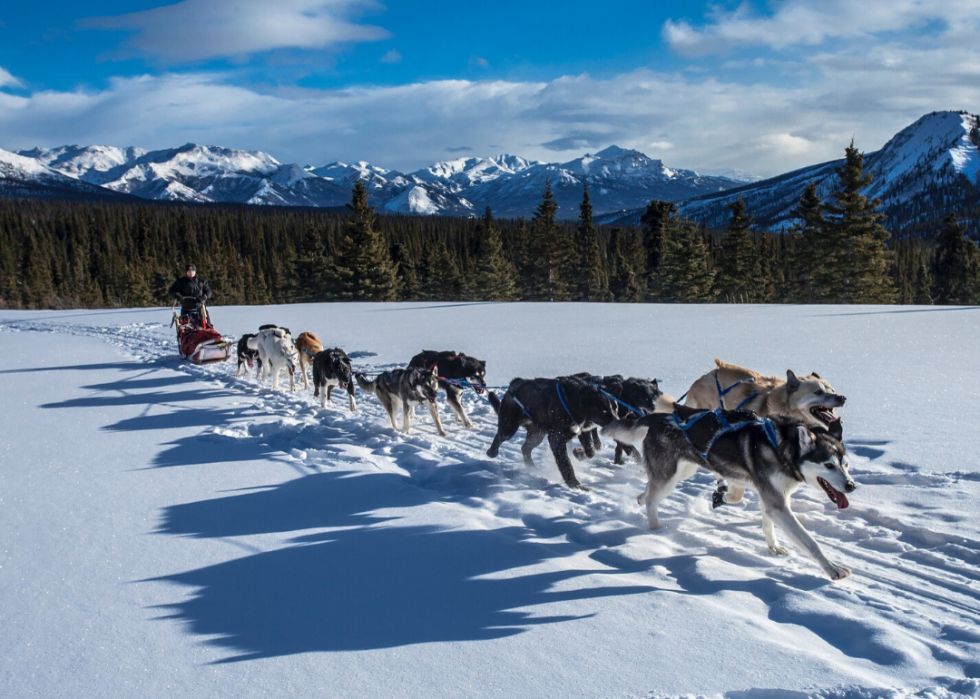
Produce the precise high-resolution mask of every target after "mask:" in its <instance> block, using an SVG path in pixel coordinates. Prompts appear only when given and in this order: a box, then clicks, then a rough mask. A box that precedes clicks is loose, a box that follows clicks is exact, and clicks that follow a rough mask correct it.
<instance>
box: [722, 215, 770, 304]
mask: <svg viewBox="0 0 980 699" xmlns="http://www.w3.org/2000/svg"><path fill="white" fill-rule="evenodd" d="M728 208H729V209H730V210H731V212H732V215H731V218H730V219H729V221H728V232H727V233H726V234H725V238H724V240H723V241H722V258H721V269H719V271H718V275H717V276H716V277H715V283H716V285H717V288H718V293H719V295H720V297H721V298H722V299H723V300H725V301H728V302H730V303H754V302H756V301H758V300H760V299H759V297H760V295H761V294H760V293H759V288H758V285H759V284H760V282H761V281H762V265H761V261H760V256H759V250H758V246H757V241H756V239H755V236H753V235H752V231H751V230H750V229H749V226H751V225H752V222H753V217H752V215H751V214H749V213H748V211H747V208H746V206H745V200H744V199H742V197H739V198H738V199H736V200H735V201H733V202H732V203H731V204H729V205H728Z"/></svg>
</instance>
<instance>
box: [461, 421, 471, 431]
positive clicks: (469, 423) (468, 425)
mask: <svg viewBox="0 0 980 699" xmlns="http://www.w3.org/2000/svg"><path fill="white" fill-rule="evenodd" d="M463 427H465V428H466V429H468V430H472V429H473V423H472V422H464V423H463Z"/></svg>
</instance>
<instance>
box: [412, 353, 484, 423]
mask: <svg viewBox="0 0 980 699" xmlns="http://www.w3.org/2000/svg"><path fill="white" fill-rule="evenodd" d="M408 366H409V368H412V367H418V368H420V369H428V370H430V371H433V372H435V374H436V376H437V377H438V380H439V388H441V389H442V390H443V391H445V393H446V402H447V403H449V407H450V408H452V410H453V413H454V414H455V415H456V419H457V420H459V421H460V422H462V423H463V426H464V427H466V429H472V428H473V423H472V422H470V419H469V417H467V415H466V411H465V410H464V409H463V404H462V403H461V402H460V400H459V397H460V396H461V395H462V394H463V391H465V390H466V388H467V385H468V386H469V387H470V388H472V389H473V390H474V391H476V392H477V393H483V392H484V391H485V390H486V387H487V386H486V376H487V363H486V362H485V361H483V360H482V359H477V358H475V357H470V356H468V355H466V354H464V353H463V352H454V351H452V350H449V351H445V352H437V351H435V350H422V351H421V352H419V353H418V354H416V355H415V356H414V357H412V359H411V361H409V363H408ZM464 383H465V384H466V385H464ZM436 410H438V407H437V408H436Z"/></svg>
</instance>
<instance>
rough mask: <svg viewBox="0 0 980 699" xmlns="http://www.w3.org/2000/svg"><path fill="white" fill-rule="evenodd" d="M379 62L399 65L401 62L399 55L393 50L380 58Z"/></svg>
mask: <svg viewBox="0 0 980 699" xmlns="http://www.w3.org/2000/svg"><path fill="white" fill-rule="evenodd" d="M381 62H382V63H401V62H402V55H401V54H400V53H398V52H397V51H395V49H392V50H391V51H389V52H388V53H386V54H385V55H384V56H382V57H381Z"/></svg>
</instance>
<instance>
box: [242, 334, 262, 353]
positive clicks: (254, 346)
mask: <svg viewBox="0 0 980 699" xmlns="http://www.w3.org/2000/svg"><path fill="white" fill-rule="evenodd" d="M245 346H246V347H248V348H249V349H250V350H258V348H259V338H258V336H257V335H252V337H250V338H248V339H247V340H246V341H245Z"/></svg>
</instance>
